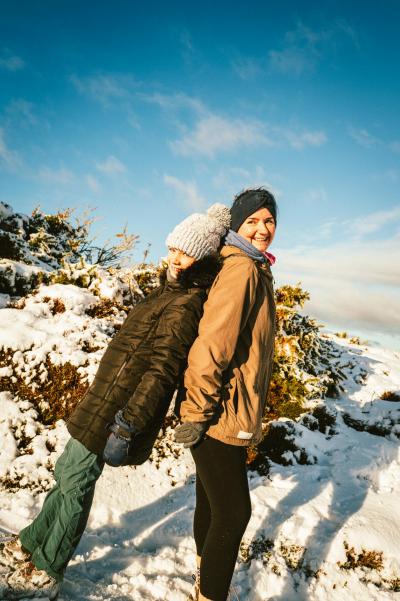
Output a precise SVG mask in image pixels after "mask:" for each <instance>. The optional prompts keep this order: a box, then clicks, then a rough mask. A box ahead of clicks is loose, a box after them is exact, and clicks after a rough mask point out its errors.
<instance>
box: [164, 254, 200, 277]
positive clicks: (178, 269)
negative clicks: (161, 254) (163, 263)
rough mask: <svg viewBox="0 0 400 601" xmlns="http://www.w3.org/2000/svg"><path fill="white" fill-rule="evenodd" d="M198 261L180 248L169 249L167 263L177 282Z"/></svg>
mask: <svg viewBox="0 0 400 601" xmlns="http://www.w3.org/2000/svg"><path fill="white" fill-rule="evenodd" d="M195 261H196V259H194V258H193V257H190V256H189V255H187V254H186V253H184V252H183V251H181V250H179V249H178V248H168V256H167V263H168V269H169V272H170V274H171V275H172V277H173V278H175V279H176V280H177V279H178V278H179V276H180V275H181V273H182V272H183V271H185V269H187V268H188V267H190V266H191V265H193V263H194V262H195Z"/></svg>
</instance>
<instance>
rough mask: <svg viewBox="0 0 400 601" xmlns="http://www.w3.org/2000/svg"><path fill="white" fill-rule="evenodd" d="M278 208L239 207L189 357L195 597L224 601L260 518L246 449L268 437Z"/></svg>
mask: <svg viewBox="0 0 400 601" xmlns="http://www.w3.org/2000/svg"><path fill="white" fill-rule="evenodd" d="M276 215H277V206H276V201H275V198H274V197H273V195H272V194H271V193H270V192H268V191H267V190H265V189H264V188H259V189H250V190H245V191H244V192H242V193H241V194H239V195H238V196H237V197H236V198H235V200H234V203H233V205H232V208H231V217H232V222H231V230H230V231H229V233H228V235H227V236H226V238H225V245H224V246H223V248H222V250H221V255H222V257H223V266H222V269H221V271H220V272H219V274H218V276H217V278H216V279H215V281H214V283H213V285H212V288H211V290H210V293H209V296H208V300H207V302H206V304H205V306H204V314H203V317H202V319H201V321H200V326H199V335H198V337H197V339H196V340H195V342H194V344H193V346H192V348H191V350H190V353H189V358H188V368H187V370H186V374H185V381H184V384H185V391H184V396H183V401H182V402H181V404H180V410H179V411H180V416H181V419H182V422H183V423H182V424H181V425H180V426H178V427H177V429H176V431H175V438H176V440H177V441H178V442H181V443H184V445H185V446H186V447H190V448H191V452H192V455H193V458H194V461H195V464H196V509H195V515H194V537H195V543H196V549H197V563H198V568H199V569H198V573H197V578H196V587H195V593H194V597H193V596H192V597H191V598H192V599H196V600H197V599H198V600H200V601H207V600H208V601H225V600H226V599H227V596H228V592H229V586H230V582H231V579H232V574H233V570H234V566H235V562H236V558H237V554H238V550H239V545H240V541H241V539H242V536H243V533H244V531H245V529H246V526H247V524H248V521H249V519H250V516H251V504H250V495H249V486H248V481H247V474H246V447H247V446H249V445H250V444H255V443H257V441H259V440H260V438H261V434H262V415H263V411H264V406H265V402H266V398H267V393H268V387H269V381H270V377H271V371H272V360H273V349H274V335H275V302H274V292H273V278H272V274H271V270H270V265H271V264H273V262H274V260H275V259H274V257H273V255H271V254H270V253H268V252H267V248H268V247H269V246H270V244H271V242H272V240H273V238H274V235H275V227H276Z"/></svg>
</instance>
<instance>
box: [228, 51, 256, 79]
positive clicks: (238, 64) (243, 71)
mask: <svg viewBox="0 0 400 601" xmlns="http://www.w3.org/2000/svg"><path fill="white" fill-rule="evenodd" d="M232 67H233V70H234V71H235V72H236V73H237V75H239V77H240V79H243V80H245V81H246V80H247V79H254V78H255V77H257V76H259V75H261V73H262V72H263V70H264V66H263V64H262V61H260V60H258V59H256V58H251V57H245V56H243V57H239V58H236V59H235V60H234V61H232Z"/></svg>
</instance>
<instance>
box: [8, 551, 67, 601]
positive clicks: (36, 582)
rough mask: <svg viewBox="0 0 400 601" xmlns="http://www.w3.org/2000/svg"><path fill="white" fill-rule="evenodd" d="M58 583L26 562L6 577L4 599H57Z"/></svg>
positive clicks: (51, 600)
mask: <svg viewBox="0 0 400 601" xmlns="http://www.w3.org/2000/svg"><path fill="white" fill-rule="evenodd" d="M58 591H59V583H58V582H57V580H56V579H55V578H53V577H52V576H49V575H48V574H47V572H45V571H44V570H38V569H37V568H36V566H35V565H34V564H33V563H32V562H30V561H27V562H26V563H24V564H23V565H22V566H21V567H20V568H18V569H17V570H15V572H12V573H11V574H10V575H9V576H8V577H7V589H6V590H5V591H4V593H3V594H4V599H24V598H26V597H29V598H31V597H47V598H48V599H50V601H53V600H54V599H57V596H58Z"/></svg>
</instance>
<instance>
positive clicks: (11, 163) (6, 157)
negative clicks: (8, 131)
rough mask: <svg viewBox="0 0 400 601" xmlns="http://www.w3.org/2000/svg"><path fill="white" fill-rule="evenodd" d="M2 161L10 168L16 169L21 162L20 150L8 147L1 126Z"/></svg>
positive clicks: (0, 147)
mask: <svg viewBox="0 0 400 601" xmlns="http://www.w3.org/2000/svg"><path fill="white" fill-rule="evenodd" d="M0 162H2V163H3V165H4V166H5V167H7V168H8V169H15V168H16V167H17V166H18V165H20V164H21V158H20V156H19V154H18V152H16V151H15V150H11V149H10V148H9V147H8V145H7V142H6V139H5V135H4V130H3V129H2V128H0Z"/></svg>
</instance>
